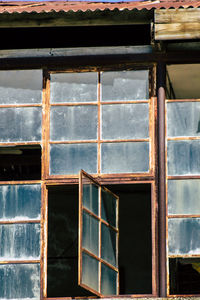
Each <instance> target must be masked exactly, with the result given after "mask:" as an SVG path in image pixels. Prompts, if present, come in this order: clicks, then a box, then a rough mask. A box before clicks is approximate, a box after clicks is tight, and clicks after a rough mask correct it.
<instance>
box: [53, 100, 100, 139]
mask: <svg viewBox="0 0 200 300" xmlns="http://www.w3.org/2000/svg"><path fill="white" fill-rule="evenodd" d="M50 136H51V140H52V141H68V140H69V141H72V140H91V139H97V106H91V105H90V106H89V105H83V106H67V107H63V106H61V107H51V122H50Z"/></svg>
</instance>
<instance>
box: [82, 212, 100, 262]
mask: <svg viewBox="0 0 200 300" xmlns="http://www.w3.org/2000/svg"><path fill="white" fill-rule="evenodd" d="M82 226H83V233H82V247H83V248H85V249H86V250H88V251H90V252H91V253H93V254H95V255H96V256H99V221H98V220H97V219H95V218H94V217H92V216H91V215H89V214H88V213H86V212H85V211H83V225H82Z"/></svg>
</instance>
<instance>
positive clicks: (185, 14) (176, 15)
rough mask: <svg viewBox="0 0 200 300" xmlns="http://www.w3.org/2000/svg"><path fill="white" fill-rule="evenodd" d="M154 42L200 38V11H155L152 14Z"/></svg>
mask: <svg viewBox="0 0 200 300" xmlns="http://www.w3.org/2000/svg"><path fill="white" fill-rule="evenodd" d="M154 38H155V40H157V41H158V40H180V39H181V40H184V39H190V40H191V39H199V38H200V9H199V8H194V9H193V8H188V9H183V8H180V9H165V10H161V9H157V10H155V13H154Z"/></svg>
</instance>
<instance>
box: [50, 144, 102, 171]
mask: <svg viewBox="0 0 200 300" xmlns="http://www.w3.org/2000/svg"><path fill="white" fill-rule="evenodd" d="M81 169H82V170H85V171H86V172H88V173H97V144H65V145H64V144H60V145H51V146H50V174H52V175H53V174H57V175H65V174H78V173H79V171H80V170H81Z"/></svg>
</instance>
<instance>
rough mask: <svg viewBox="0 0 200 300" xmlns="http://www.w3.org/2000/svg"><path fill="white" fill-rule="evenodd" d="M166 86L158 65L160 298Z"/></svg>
mask: <svg viewBox="0 0 200 300" xmlns="http://www.w3.org/2000/svg"><path fill="white" fill-rule="evenodd" d="M165 84H166V67H165V64H164V63H163V62H159V63H158V65H157V97H158V205H159V213H158V224H159V287H160V288H159V290H160V297H166V293H167V270H166V201H165V200H166V199H165V198H166V197H165V195H166V194H165V189H166V179H165V178H166V176H165Z"/></svg>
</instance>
